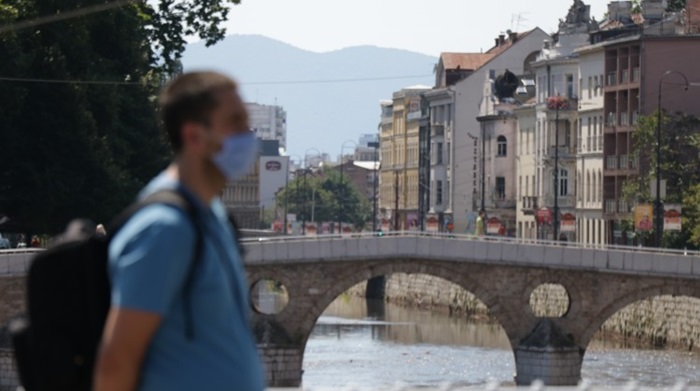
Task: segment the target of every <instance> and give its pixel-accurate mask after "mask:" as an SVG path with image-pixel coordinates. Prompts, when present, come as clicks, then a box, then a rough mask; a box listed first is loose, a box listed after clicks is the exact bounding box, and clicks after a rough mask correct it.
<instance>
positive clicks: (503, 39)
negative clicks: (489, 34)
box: [498, 34, 506, 45]
mask: <svg viewBox="0 0 700 391" xmlns="http://www.w3.org/2000/svg"><path fill="white" fill-rule="evenodd" d="M498 43H499V44H500V45H503V44H504V43H506V36H505V34H501V35H499V36H498Z"/></svg>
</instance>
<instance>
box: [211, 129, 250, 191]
mask: <svg viewBox="0 0 700 391" xmlns="http://www.w3.org/2000/svg"><path fill="white" fill-rule="evenodd" d="M257 157H258V139H257V138H256V137H255V133H253V132H245V133H241V134H235V135H232V136H228V137H227V138H226V139H225V140H224V143H223V146H222V147H221V150H220V151H219V152H217V153H216V154H214V156H213V157H212V161H213V162H214V164H215V165H216V167H217V168H218V169H219V171H221V173H222V174H223V175H224V176H225V177H226V179H227V180H228V181H229V182H233V181H235V180H236V179H239V178H241V177H243V176H245V175H246V174H248V172H250V169H251V168H252V167H253V164H255V161H256V159H257Z"/></svg>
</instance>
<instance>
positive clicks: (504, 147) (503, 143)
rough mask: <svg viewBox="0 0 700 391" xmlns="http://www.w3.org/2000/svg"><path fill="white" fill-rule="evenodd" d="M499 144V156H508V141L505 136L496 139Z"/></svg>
mask: <svg viewBox="0 0 700 391" xmlns="http://www.w3.org/2000/svg"><path fill="white" fill-rule="evenodd" d="M496 140H497V142H498V156H507V155H508V141H507V140H506V137H505V136H498V139H496Z"/></svg>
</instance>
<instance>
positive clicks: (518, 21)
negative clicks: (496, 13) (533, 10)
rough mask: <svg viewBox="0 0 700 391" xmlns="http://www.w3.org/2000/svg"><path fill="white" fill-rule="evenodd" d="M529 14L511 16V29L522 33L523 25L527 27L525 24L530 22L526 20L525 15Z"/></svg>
mask: <svg viewBox="0 0 700 391" xmlns="http://www.w3.org/2000/svg"><path fill="white" fill-rule="evenodd" d="M527 14H529V12H520V13H517V14H511V17H510V29H511V30H513V31H515V32H516V33H517V32H520V26H521V25H523V26H524V27H526V26H527V25H526V24H525V23H523V22H528V19H527V18H525V17H524V16H523V15H527Z"/></svg>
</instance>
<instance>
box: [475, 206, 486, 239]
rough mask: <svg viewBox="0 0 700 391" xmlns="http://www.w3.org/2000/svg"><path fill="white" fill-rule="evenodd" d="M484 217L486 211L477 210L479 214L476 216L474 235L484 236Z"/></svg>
mask: <svg viewBox="0 0 700 391" xmlns="http://www.w3.org/2000/svg"><path fill="white" fill-rule="evenodd" d="M485 219H486V212H484V210H483V209H482V210H480V211H479V216H478V217H477V218H476V235H477V236H484V233H485V229H484V226H485V225H486V222H485V221H484V220H485Z"/></svg>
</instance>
